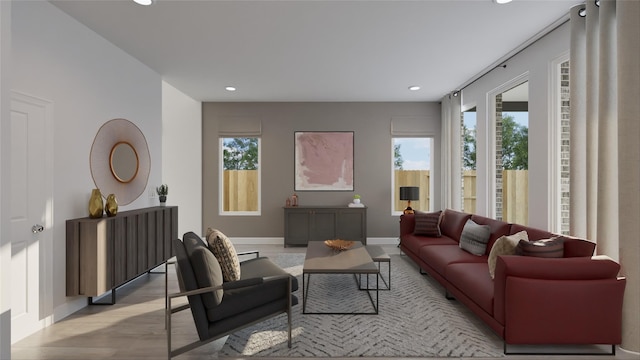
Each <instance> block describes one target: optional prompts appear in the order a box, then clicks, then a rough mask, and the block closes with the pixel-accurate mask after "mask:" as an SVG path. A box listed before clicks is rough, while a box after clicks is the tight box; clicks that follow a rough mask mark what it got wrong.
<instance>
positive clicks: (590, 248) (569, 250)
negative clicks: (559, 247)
mask: <svg viewBox="0 0 640 360" xmlns="http://www.w3.org/2000/svg"><path fill="white" fill-rule="evenodd" d="M562 237H563V238H564V257H566V258H568V257H585V256H593V254H594V252H595V250H596V243H594V242H591V241H588V240H584V239H580V238H577V237H573V236H566V235H563V236H562Z"/></svg>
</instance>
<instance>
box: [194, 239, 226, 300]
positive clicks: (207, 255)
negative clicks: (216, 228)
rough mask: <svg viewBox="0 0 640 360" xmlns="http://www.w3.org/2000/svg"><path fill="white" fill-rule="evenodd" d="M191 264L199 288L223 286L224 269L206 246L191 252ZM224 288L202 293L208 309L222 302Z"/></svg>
mask: <svg viewBox="0 0 640 360" xmlns="http://www.w3.org/2000/svg"><path fill="white" fill-rule="evenodd" d="M191 266H192V267H193V273H194V275H195V276H196V281H197V282H198V287H199V288H205V287H212V286H221V285H222V269H220V264H218V260H216V257H215V256H213V253H211V251H210V250H209V249H207V248H205V247H201V248H197V249H194V251H193V252H192V253H191ZM223 296H224V290H222V288H221V289H220V290H216V291H215V292H212V293H208V294H202V302H203V303H204V306H205V307H206V308H207V309H213V308H215V307H216V306H218V304H220V303H221V302H222V298H223Z"/></svg>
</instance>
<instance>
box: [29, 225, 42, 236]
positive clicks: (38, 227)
mask: <svg viewBox="0 0 640 360" xmlns="http://www.w3.org/2000/svg"><path fill="white" fill-rule="evenodd" d="M43 231H44V226H42V225H40V224H35V225H33V226H32V227H31V232H33V233H34V234H37V233H40V232H43Z"/></svg>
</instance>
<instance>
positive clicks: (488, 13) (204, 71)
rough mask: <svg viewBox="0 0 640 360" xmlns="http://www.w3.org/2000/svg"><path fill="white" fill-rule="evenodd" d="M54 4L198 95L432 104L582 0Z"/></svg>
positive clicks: (76, 0) (90, 0)
mask: <svg viewBox="0 0 640 360" xmlns="http://www.w3.org/2000/svg"><path fill="white" fill-rule="evenodd" d="M51 2H52V3H53V4H54V5H55V6H57V7H58V8H60V9H61V10H63V11H64V12H66V13H68V14H69V15H71V16H72V17H74V18H75V19H77V20H78V21H80V22H81V23H83V24H85V25H86V26H88V27H89V28H91V29H93V30H94V31H95V32H97V33H98V34H100V35H102V36H103V37H104V38H106V39H107V40H109V41H111V42H112V43H113V44H115V45H116V46H118V47H120V48H121V49H123V50H124V51H126V52H127V53H129V54H131V55H132V56H134V57H135V58H137V59H138V60H140V61H141V62H142V63H144V64H146V65H147V66H149V67H150V68H152V69H154V70H155V71H156V72H158V73H159V74H161V75H162V78H163V79H164V80H165V81H167V82H168V83H169V84H171V85H173V86H174V87H176V88H178V89H179V90H181V91H182V92H184V93H185V94H187V95H189V96H191V97H192V98H194V99H196V100H199V101H438V100H440V98H441V97H442V96H443V95H445V94H447V93H448V92H450V91H453V90H456V89H457V88H458V87H460V86H461V85H464V84H465V83H466V82H467V81H468V80H469V79H471V78H473V77H474V76H476V75H477V74H478V73H481V72H482V71H483V70H484V69H486V68H487V67H489V66H492V65H495V63H496V62H497V61H499V60H500V59H501V58H502V57H503V56H504V55H505V54H507V53H509V52H511V51H513V50H514V49H516V48H518V46H519V45H521V44H522V43H525V42H526V41H528V40H529V39H531V38H532V37H534V36H536V34H538V33H539V32H540V31H541V30H543V29H544V28H546V27H548V26H549V25H551V24H553V23H555V22H557V21H558V20H559V19H561V18H563V17H565V16H566V14H567V13H568V11H569V9H570V8H571V6H572V5H574V4H576V3H579V2H580V1H579V0H514V1H513V2H512V3H510V4H507V5H497V4H495V3H494V2H493V1H492V0H447V1H435V0H423V1H400V0H396V1H363V0H361V1H327V0H325V1H320V0H316V1H313V0H298V1H284V0H281V1H269V0H262V1H242V0H235V1H213V0H209V1H187V0H155V3H154V4H153V5H152V6H141V5H137V4H135V3H133V1H129V0H84V1H80V0H65V1H51ZM228 85H233V86H235V87H237V88H238V90H237V91H235V92H228V91H226V90H225V89H224V88H225V86H228ZM410 85H419V86H421V87H422V89H421V90H420V91H409V90H408V87H409V86H410Z"/></svg>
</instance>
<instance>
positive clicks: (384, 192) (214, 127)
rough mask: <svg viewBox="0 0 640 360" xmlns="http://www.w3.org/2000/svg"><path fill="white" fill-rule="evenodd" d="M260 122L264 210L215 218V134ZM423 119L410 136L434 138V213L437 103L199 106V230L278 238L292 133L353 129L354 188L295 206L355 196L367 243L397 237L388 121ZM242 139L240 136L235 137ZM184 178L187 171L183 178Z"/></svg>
mask: <svg viewBox="0 0 640 360" xmlns="http://www.w3.org/2000/svg"><path fill="white" fill-rule="evenodd" d="M238 118H243V119H251V118H253V119H256V120H259V121H260V124H261V132H262V135H261V167H262V175H261V176H262V199H261V201H262V208H261V209H262V212H261V215H260V216H227V215H225V216H220V213H219V209H218V204H219V198H218V188H219V180H218V179H219V174H218V169H219V167H220V166H219V164H218V162H219V161H218V158H219V154H218V151H219V149H218V147H219V145H218V143H219V129H225V128H229V126H227V125H228V124H227V123H228V122H232V121H234V119H238ZM399 118H400V119H416V118H421V119H424V120H423V122H420V123H418V124H416V134H421V135H420V136H422V134H425V133H426V134H428V135H429V136H433V138H434V153H433V156H434V168H435V169H436V171H435V173H434V176H435V178H434V179H435V181H434V208H435V209H439V208H440V173H439V169H440V104H439V103H436V102H431V103H426V102H425V103H422V102H420V103H418V102H383V103H381V102H359V103H347V102H341V103H326V102H313V103H302V102H295V103H284V102H283V103H273V102H270V103H241V102H235V103H213V102H208V103H207V102H205V103H203V104H202V136H203V138H202V149H203V153H202V162H203V164H202V169H203V179H202V180H203V181H202V194H203V196H202V202H203V203H202V226H203V229H202V233H203V234H204V231H205V230H206V228H207V227H213V228H217V229H220V230H221V231H222V232H224V233H225V234H226V235H227V236H230V237H246V238H254V237H257V238H260V237H264V238H280V237H283V236H284V213H283V207H284V205H285V201H286V199H287V197H288V196H291V195H292V194H293V192H294V173H293V171H294V132H295V131H353V132H354V163H355V165H354V190H355V191H300V192H297V195H298V197H299V203H300V205H305V206H335V205H347V204H348V203H350V202H351V199H352V197H353V194H355V193H357V194H360V195H361V196H362V202H363V203H364V204H365V205H366V206H367V207H368V209H367V214H368V218H367V235H368V238H376V237H379V238H389V237H397V236H398V226H399V225H398V216H397V215H392V212H391V190H392V189H391V181H392V159H391V158H392V150H391V149H392V145H391V144H392V137H391V121H392V119H399ZM239 135H240V136H242V135H241V134H239ZM185 176H188V174H185Z"/></svg>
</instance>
